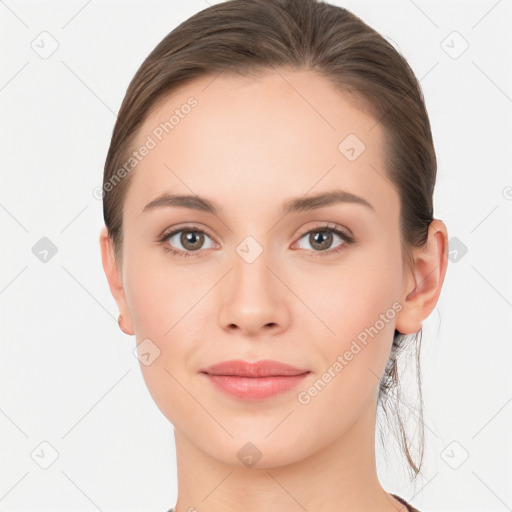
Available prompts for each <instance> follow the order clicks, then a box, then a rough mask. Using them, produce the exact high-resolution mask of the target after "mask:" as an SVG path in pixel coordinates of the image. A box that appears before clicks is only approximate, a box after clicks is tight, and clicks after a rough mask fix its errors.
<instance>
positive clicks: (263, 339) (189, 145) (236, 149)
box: [100, 70, 448, 512]
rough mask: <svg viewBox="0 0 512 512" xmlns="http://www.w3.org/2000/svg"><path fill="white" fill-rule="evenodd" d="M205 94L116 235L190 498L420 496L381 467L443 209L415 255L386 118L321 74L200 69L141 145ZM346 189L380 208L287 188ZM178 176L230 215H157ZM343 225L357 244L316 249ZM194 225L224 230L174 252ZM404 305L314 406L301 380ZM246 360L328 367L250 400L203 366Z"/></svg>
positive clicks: (106, 262)
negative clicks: (382, 121)
mask: <svg viewBox="0 0 512 512" xmlns="http://www.w3.org/2000/svg"><path fill="white" fill-rule="evenodd" d="M299 93H300V94H299ZM190 96H194V97H195V98H196V99H197V100H198V106H197V107H195V108H194V109H192V111H191V112H190V114H189V115H188V116H185V117H184V119H181V120H180V123H179V125H177V126H176V127H175V128H174V129H173V131H172V132H171V133H170V134H169V135H167V136H165V137H164V139H163V140H162V141H161V142H159V143H158V145H157V147H155V148H154V149H152V150H151V151H150V153H149V154H148V155H147V156H146V157H145V158H144V159H143V160H142V161H141V162H140V163H139V164H138V165H137V167H136V170H134V171H132V172H134V176H132V179H133V181H132V182H131V184H130V187H129V188H128V192H127V195H126V198H125V203H124V213H123V229H124V241H123V248H122V251H123V260H122V264H121V263H119V262H116V261H115V259H114V255H113V246H112V243H111V240H110V238H109V237H108V233H107V230H106V228H103V229H102V231H101V234H100V246H101V251H102V260H103V267H104V270H105V274H106V276H107V279H108V283H109V286H110V289H111V292H112V295H113V297H114V298H115V300H116V302H117V305H118V307H119V311H120V314H122V315H123V325H124V328H125V329H126V330H127V332H129V333H131V334H134V335H135V336H136V340H137V344H139V343H141V342H142V340H144V339H146V338H149V339H150V340H151V343H153V344H154V345H156V346H157V347H158V349H159V350H160V355H159V357H157V358H156V359H155V360H154V361H153V362H152V363H151V364H150V365H149V366H146V365H144V364H141V371H142V373H143V376H144V379H145V382H146V384H147V386H148V389H149V391H150V393H151V395H152V397H153V399H154V400H155V402H156V404H157V406H158V407H159V408H160V410H161V411H162V413H163V414H164V415H165V416H166V417H167V418H168V419H169V421H170V422H172V424H173V425H174V428H175V430H174V433H175V442H176V453H177V463H178V468H177V469H178V501H177V510H178V512H185V511H188V510H195V509H197V510H208V511H212V512H217V511H219V512H220V511H223V512H230V511H237V512H238V511H240V510H244V511H247V512H263V511H265V512H267V511H268V510H270V509H271V510H283V511H289V512H295V511H297V512H299V511H303V510H309V511H313V510H315V511H322V512H334V511H336V512H340V511H341V512H346V511H347V512H348V511H351V512H358V511H368V510H379V511H396V510H405V508H404V506H403V505H401V504H400V503H399V502H398V501H397V500H395V499H394V498H393V497H392V496H391V495H390V494H388V493H387V492H386V491H385V490H384V489H383V488H382V486H381V485H380V483H379V480H378V477H377V472H376V462H375V408H376V403H377V392H378V385H379V379H380V377H381V376H382V374H383V372H384V368H385V365H386V361H387V359H388V357H389V353H390V350H391V344H392V339H393V333H394V329H395V328H396V329H398V330H399V331H400V332H402V333H405V334H410V333H415V332H417V331H418V330H419V329H420V328H421V325H422V322H423V320H425V319H426V318H427V317H428V316H429V315H430V313H431V312H432V310H433V309H434V307H435V305H436V303H437V300H438V297H439V294H440V292H441V287H442V283H443V281H444V276H445V272H446V266H447V246H448V242H447V240H448V236H447V231H446V227H445V225H444V224H443V222H441V221H440V220H437V219H435V220H434V221H433V222H432V223H431V225H430V228H429V234H428V243H427V245H426V246H425V247H424V248H418V249H414V251H413V257H414V265H413V266H412V267H411V268H408V267H407V268H406V267H404V266H403V259H402V253H401V248H400V230H399V209H400V203H399V197H398V193H397V191H396V190H395V189H394V188H393V186H392V185H391V183H390V182H389V181H388V180H387V179H386V178H385V175H386V173H385V169H384V163H383V132H382V131H381V130H382V128H381V126H380V125H379V124H377V125H376V120H375V119H373V118H372V117H371V116H369V115H368V114H366V113H364V112H363V111H361V110H359V109H358V108H356V107H355V104H354V103H352V102H350V101H349V98H348V96H346V94H343V93H341V92H339V91H336V90H335V89H334V88H333V87H332V86H331V85H330V84H329V83H328V82H327V81H326V80H325V79H324V78H323V77H321V76H319V75H317V74H315V73H314V72H312V71H308V70H303V71H290V70H286V71H285V70H279V72H276V71H269V72H266V73H264V74H263V75H261V76H259V77H258V78H254V77H251V78H248V77H244V78H240V77H230V76H226V75H221V76H219V77H217V78H215V79H214V80H213V81H212V77H202V78H201V79H197V80H195V81H194V82H192V83H189V84H187V85H186V86H184V87H183V88H181V89H179V90H177V91H174V92H173V93H172V95H170V96H167V97H166V98H164V100H163V101H160V102H159V103H158V105H157V107H156V108H155V109H153V111H152V112H151V113H150V115H149V117H148V118H147V119H146V121H145V123H144V125H143V126H142V128H141V130H140V132H139V134H138V138H137V143H136V144H135V146H136V147H139V145H140V144H142V143H143V142H144V140H146V137H147V136H148V135H150V134H151V133H152V130H154V129H155V127H156V126H158V124H159V123H160V122H163V121H165V120H168V118H169V117H170V115H171V114H172V111H173V110H174V109H176V108H180V106H182V105H183V104H184V103H186V101H187V99H188V98H189V97H190ZM350 133H354V134H356V135H357V137H358V138H359V139H360V140H361V141H363V142H364V144H365V146H366V149H365V150H364V152H363V153H362V154H361V155H360V156H359V157H358V158H357V159H356V160H354V161H349V160H348V159H347V158H346V157H345V156H344V155H343V154H342V153H341V152H340V151H339V150H338V145H339V144H340V142H341V141H342V140H343V139H344V138H345V137H346V136H347V135H348V134H350ZM164 164H165V165H164ZM333 189H343V190H347V191H349V192H351V193H353V194H355V195H357V196H360V197H362V198H364V199H365V200H366V201H368V202H369V203H370V204H371V205H372V206H373V209H371V208H368V207H365V206H363V205H361V204H356V203H338V204H334V205H330V206H323V207H321V208H318V209H312V210H309V211H302V212H295V213H290V214H288V215H286V216H283V215H282V214H281V213H280V207H281V205H282V203H283V202H284V201H285V200H288V199H290V198H297V197H302V196H304V195H308V196H309V195H313V194H316V193H319V192H324V191H330V190H333ZM164 191H165V192H173V193H177V194H196V195H199V196H202V197H206V198H208V199H210V200H212V201H215V202H216V203H217V204H218V205H219V206H220V207H221V208H222V212H221V213H219V214H218V215H215V214H212V213H209V212H203V211H196V210H193V209H189V208H184V207H166V208H160V209H155V210H152V211H150V212H146V213H142V210H143V208H144V206H145V205H146V204H148V203H149V202H150V201H152V200H153V199H155V198H156V197H157V196H159V195H160V194H161V193H162V192H164ZM325 222H328V223H330V224H331V225H337V226H339V227H341V228H345V229H348V230H350V232H351V233H352V234H353V236H354V237H355V239H356V242H355V243H354V244H351V245H348V244H345V245H344V246H343V247H342V250H341V251H340V252H338V253H334V252H333V251H334V250H335V249H336V248H338V247H340V246H341V245H342V244H343V243H344V241H343V239H341V238H339V237H338V235H336V234H333V235H332V236H333V238H332V239H327V240H326V241H325V242H323V245H322V244H320V246H318V245H316V246H315V245H314V243H315V239H311V238H310V237H309V233H310V232H311V231H312V230H315V229H316V230H317V231H313V233H312V234H311V237H313V236H314V235H315V233H317V232H318V231H322V227H323V226H324V225H325ZM190 223H194V224H196V225H198V226H199V227H201V228H203V229H204V230H205V231H206V232H207V235H205V238H204V241H203V243H202V245H201V241H199V242H197V241H196V242H194V243H196V244H197V245H196V246H198V247H199V250H196V251H193V248H194V245H193V243H192V244H190V243H189V244H188V245H186V244H187V242H186V240H185V241H184V244H185V245H183V239H182V242H181V243H180V235H181V233H179V234H178V235H177V236H173V237H172V239H171V238H168V239H167V240H166V241H165V242H164V243H165V244H167V245H171V246H173V247H174V248H175V249H177V250H182V251H184V252H186V251H187V250H188V252H189V253H192V256H191V257H188V258H186V257H179V256H173V255H171V254H170V253H167V252H166V251H165V250H164V245H163V244H159V242H158V237H159V235H160V234H161V233H162V232H163V231H164V230H165V229H166V228H171V227H173V226H176V227H181V228H182V229H187V226H188V225H189V224H190ZM189 229H190V230H191V231H194V228H189ZM249 235H250V236H252V237H253V238H254V239H255V240H256V241H257V243H258V244H259V245H260V246H261V248H262V249H263V252H262V253H261V255H260V256H259V257H258V258H257V259H256V260H255V261H254V262H252V263H248V262H247V261H245V260H244V259H243V258H242V257H241V256H240V255H239V253H238V252H237V250H236V249H237V247H238V245H239V244H240V243H241V242H242V241H243V240H244V239H245V238H246V237H247V236H249ZM317 239H318V235H317ZM320 241H321V239H320ZM319 247H320V248H319ZM321 247H324V248H325V249H324V250H323V251H322V250H321ZM251 250H252V249H251ZM395 302H396V303H399V304H400V306H401V310H400V311H399V312H398V313H396V315H395V316H394V318H393V319H392V320H390V321H389V322H388V323H385V325H384V327H383V328H381V329H380V330H379V332H378V335H376V336H374V337H373V338H370V341H369V342H368V343H367V344H366V346H364V348H363V349H362V350H361V351H360V352H358V353H357V355H355V356H354V357H353V359H352V360H351V361H349V362H348V364H346V366H344V367H343V369H342V370H341V371H340V372H339V373H337V374H336V376H335V377H334V378H332V379H331V381H330V382H329V383H328V384H327V385H326V386H325V387H323V389H321V391H320V392H318V394H317V395H316V396H315V397H314V398H312V399H311V401H310V402H309V403H307V404H302V403H300V402H299V401H298V394H299V393H300V392H301V391H304V390H307V389H308V388H310V387H311V386H312V385H313V384H314V383H315V382H316V381H318V379H319V378H320V377H321V376H322V374H323V373H324V372H325V371H326V370H327V369H328V368H329V367H331V368H332V366H333V363H334V362H335V361H336V360H337V357H338V355H343V354H344V353H345V351H346V350H347V349H349V347H350V345H351V342H352V341H353V340H354V339H355V338H356V337H357V335H358V334H359V333H361V332H362V331H364V329H365V327H369V326H372V325H375V323H376V321H377V320H378V319H379V315H381V314H382V313H385V312H386V311H388V310H389V309H390V308H392V304H393V303H395ZM228 359H244V360H247V361H251V362H253V361H258V360H261V359H273V360H277V361H282V362H285V363H288V364H291V365H294V366H297V367H299V368H301V369H306V370H309V371H310V373H309V374H308V376H307V377H306V378H305V380H303V381H302V383H301V384H299V386H298V387H296V388H294V389H292V390H291V391H287V392H285V393H282V394H279V395H276V396H274V397H271V398H269V399H265V400H262V401H259V402H248V401H243V400H239V399H235V398H232V397H230V396H228V395H226V394H224V393H222V392H221V391H218V390H217V389H216V388H215V387H214V386H213V385H212V384H211V383H210V382H209V381H208V379H207V378H206V377H205V376H204V375H202V374H201V373H199V372H200V370H201V369H202V368H205V367H207V366H209V365H211V364H214V363H217V362H221V361H225V360H228ZM247 442H251V443H253V445H255V446H256V447H257V449H258V450H259V452H261V454H262V456H261V459H260V460H259V461H258V462H257V463H256V465H254V466H253V467H247V466H246V465H244V463H242V462H241V460H240V459H239V458H238V457H237V452H239V450H240V449H241V448H242V447H243V446H244V445H246V443H247ZM190 507H194V508H193V509H192V508H190Z"/></svg>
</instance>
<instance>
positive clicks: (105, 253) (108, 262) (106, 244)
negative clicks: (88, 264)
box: [99, 226, 133, 334]
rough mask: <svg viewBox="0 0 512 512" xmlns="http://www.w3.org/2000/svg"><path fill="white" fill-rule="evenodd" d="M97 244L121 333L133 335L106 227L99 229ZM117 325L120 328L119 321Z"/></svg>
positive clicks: (120, 277) (120, 279)
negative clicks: (117, 309)
mask: <svg viewBox="0 0 512 512" xmlns="http://www.w3.org/2000/svg"><path fill="white" fill-rule="evenodd" d="M99 242H100V248H101V260H102V264H103V270H104V272H105V276H106V277H107V281H108V285H109V288H110V292H111V293H112V296H113V297H114V299H115V301H116V303H117V306H118V308H119V312H120V314H121V315H122V325H123V328H122V331H123V332H124V333H125V334H133V329H132V318H131V315H130V310H129V308H128V304H127V302H126V296H125V293H124V286H123V280H122V274H121V271H120V269H119V267H118V264H117V261H116V259H115V256H114V244H113V241H112V239H111V238H110V236H109V234H108V230H107V227H106V226H104V227H103V228H101V231H100V237H99ZM118 323H119V326H120V327H121V321H119V322H118Z"/></svg>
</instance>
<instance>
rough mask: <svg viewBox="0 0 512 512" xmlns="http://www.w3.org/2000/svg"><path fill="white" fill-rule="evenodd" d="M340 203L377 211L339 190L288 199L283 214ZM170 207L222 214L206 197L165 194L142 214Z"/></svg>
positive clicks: (361, 199) (350, 194)
mask: <svg viewBox="0 0 512 512" xmlns="http://www.w3.org/2000/svg"><path fill="white" fill-rule="evenodd" d="M340 203H352V204H360V205H363V206H365V207H367V208H370V209H372V210H374V211H375V208H374V207H373V206H372V205H371V204H370V203H369V202H368V201H367V200H366V199H363V198H362V197H359V196H356V195H354V194H352V193H351V192H347V191H346V190H339V189H338V190H332V191H329V192H321V193H319V194H315V195H312V196H307V197H299V198H293V199H288V200H287V201H285V202H284V203H283V205H282V207H281V213H282V214H283V215H288V214H289V213H293V212H303V211H308V210H314V209H317V208H322V207H324V206H331V205H334V204H340ZM170 207H178V208H180V207H181V208H190V209H192V210H199V211H203V212H208V213H213V214H214V215H219V214H220V213H221V212H222V208H221V207H220V206H219V205H217V204H216V203H215V202H213V201H210V200H209V199H206V198H204V197H200V196H197V195H180V194H169V193H164V194H162V195H160V196H158V197H157V198H156V199H154V200H153V201H151V202H150V203H148V204H147V205H146V206H145V207H144V209H143V210H142V213H145V212H148V211H151V210H155V209H158V208H170Z"/></svg>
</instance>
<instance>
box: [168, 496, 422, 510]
mask: <svg viewBox="0 0 512 512" xmlns="http://www.w3.org/2000/svg"><path fill="white" fill-rule="evenodd" d="M392 496H394V497H395V498H396V499H397V500H398V501H399V502H400V503H403V504H404V505H405V506H406V507H407V510H409V512H420V511H419V510H418V509H417V508H414V507H413V506H412V505H410V504H409V503H407V502H406V501H405V500H404V499H403V498H401V497H400V496H397V495H396V494H392ZM167 512H176V510H175V509H174V507H173V508H171V509H170V510H168V511H167Z"/></svg>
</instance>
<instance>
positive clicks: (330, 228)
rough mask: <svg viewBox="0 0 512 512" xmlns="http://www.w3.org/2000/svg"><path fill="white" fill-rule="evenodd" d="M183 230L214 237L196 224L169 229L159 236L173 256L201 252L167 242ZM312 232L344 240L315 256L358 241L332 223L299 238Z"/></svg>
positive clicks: (160, 241)
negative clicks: (329, 234) (175, 247)
mask: <svg viewBox="0 0 512 512" xmlns="http://www.w3.org/2000/svg"><path fill="white" fill-rule="evenodd" d="M182 231H185V232H189V233H202V234H204V235H207V236H209V237H210V238H212V237H211V236H210V235H209V234H208V233H207V232H206V231H205V230H204V229H202V228H200V227H199V226H195V225H189V226H185V227H181V228H179V229H174V230H171V231H167V232H165V233H164V234H163V235H162V236H161V237H160V238H159V240H158V242H159V243H160V244H161V245H163V248H164V250H165V251H166V252H168V253H170V254H171V255H172V256H178V257H183V258H189V257H191V256H196V254H195V252H200V250H198V251H182V250H178V249H174V248H173V247H172V246H170V245H169V244H167V243H166V242H167V240H168V239H169V238H170V237H171V236H173V235H175V234H176V233H181V232H182ZM310 233H334V234H335V235H338V236H339V237H340V238H341V239H342V240H343V243H342V244H340V245H339V246H338V247H336V248H335V249H329V250H325V251H312V252H313V254H312V255H311V256H313V257H317V256H323V255H325V254H327V255H331V254H336V253H338V252H340V251H342V250H343V249H344V247H345V246H346V245H352V244H354V243H355V242H356V240H355V238H353V237H352V236H350V235H349V234H348V233H347V232H346V231H345V230H343V229H341V228H339V227H337V226H336V225H332V224H322V225H320V226H315V227H314V228H313V229H309V230H308V231H305V232H304V233H302V234H301V235H300V236H299V238H298V240H300V239H301V238H303V237H304V236H305V235H308V234H310Z"/></svg>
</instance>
